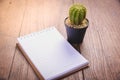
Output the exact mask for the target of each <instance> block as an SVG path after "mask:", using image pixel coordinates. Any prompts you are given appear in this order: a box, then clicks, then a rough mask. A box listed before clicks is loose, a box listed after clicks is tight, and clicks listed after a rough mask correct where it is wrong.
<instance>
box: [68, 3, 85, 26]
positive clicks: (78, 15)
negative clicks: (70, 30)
mask: <svg viewBox="0 0 120 80" xmlns="http://www.w3.org/2000/svg"><path fill="white" fill-rule="evenodd" d="M69 18H70V22H71V24H73V25H80V24H81V23H82V21H83V20H84V19H85V18H86V8H85V7H84V6H83V5H81V4H74V5H72V6H71V7H70V9H69Z"/></svg>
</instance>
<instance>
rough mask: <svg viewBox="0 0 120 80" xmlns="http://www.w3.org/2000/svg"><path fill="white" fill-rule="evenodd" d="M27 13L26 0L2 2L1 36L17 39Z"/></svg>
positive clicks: (4, 0) (0, 17) (6, 0)
mask: <svg viewBox="0 0 120 80" xmlns="http://www.w3.org/2000/svg"><path fill="white" fill-rule="evenodd" d="M24 11H25V0H20V1H16V0H0V34H2V35H6V36H12V37H17V36H18V35H19V31H20V28H21V23H22V19H23V15H24Z"/></svg>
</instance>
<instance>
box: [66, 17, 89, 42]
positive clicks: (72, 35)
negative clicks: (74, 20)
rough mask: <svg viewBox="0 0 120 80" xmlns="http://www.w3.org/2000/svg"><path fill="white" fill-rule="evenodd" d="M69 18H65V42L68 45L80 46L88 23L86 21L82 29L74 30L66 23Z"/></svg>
mask: <svg viewBox="0 0 120 80" xmlns="http://www.w3.org/2000/svg"><path fill="white" fill-rule="evenodd" d="M68 19H69V18H68V17H67V18H65V21H64V24H65V28H66V32H67V40H68V42H69V43H71V44H72V43H73V44H80V43H82V42H83V39H84V36H85V33H86V29H87V28H88V26H89V21H88V19H86V24H85V25H83V27H82V28H75V27H74V25H69V22H68V21H67V20H68Z"/></svg>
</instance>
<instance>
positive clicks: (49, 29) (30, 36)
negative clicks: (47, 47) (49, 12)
mask: <svg viewBox="0 0 120 80" xmlns="http://www.w3.org/2000/svg"><path fill="white" fill-rule="evenodd" d="M53 29H55V27H50V28H46V29H44V30H42V31H38V32H33V33H30V34H28V35H25V36H21V37H20V38H19V39H20V40H23V39H26V38H33V37H35V36H37V35H40V34H41V33H44V32H48V31H51V30H53Z"/></svg>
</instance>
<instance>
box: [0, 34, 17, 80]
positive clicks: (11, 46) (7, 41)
mask: <svg viewBox="0 0 120 80" xmlns="http://www.w3.org/2000/svg"><path fill="white" fill-rule="evenodd" d="M15 39H16V38H11V37H6V36H3V35H0V80H1V79H3V80H7V79H8V76H9V73H10V69H11V65H12V59H13V57H14V51H15V45H16V40H15Z"/></svg>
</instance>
